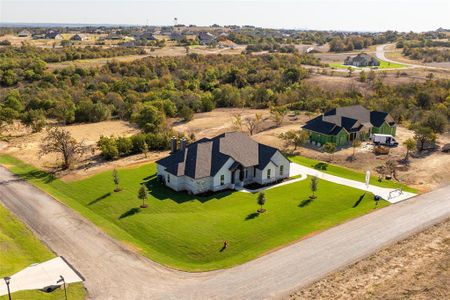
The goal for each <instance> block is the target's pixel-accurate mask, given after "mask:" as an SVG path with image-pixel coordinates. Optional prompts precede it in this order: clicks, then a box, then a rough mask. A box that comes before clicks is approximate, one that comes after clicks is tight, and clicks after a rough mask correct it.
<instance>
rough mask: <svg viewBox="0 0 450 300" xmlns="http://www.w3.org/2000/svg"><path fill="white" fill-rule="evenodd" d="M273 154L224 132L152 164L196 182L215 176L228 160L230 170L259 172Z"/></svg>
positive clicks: (239, 135)
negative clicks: (252, 168) (252, 169)
mask: <svg viewBox="0 0 450 300" xmlns="http://www.w3.org/2000/svg"><path fill="white" fill-rule="evenodd" d="M277 151H278V149H276V148H273V147H270V146H267V145H263V144H259V143H257V142H255V141H254V140H252V139H251V138H250V137H249V136H248V135H246V134H243V133H240V132H228V133H224V134H221V135H218V136H216V137H214V138H211V139H208V138H203V139H201V140H199V141H197V142H195V143H192V144H190V145H188V146H186V148H185V150H183V151H181V150H178V151H176V152H175V153H173V154H171V155H170V156H168V157H165V158H163V159H160V160H158V161H157V162H156V163H157V164H159V165H161V166H163V167H165V168H166V171H167V172H169V173H170V174H173V175H175V176H183V175H185V176H189V177H191V178H194V179H198V178H203V177H208V176H214V175H216V174H217V172H218V171H219V170H220V169H221V168H222V167H223V165H224V164H225V163H226V162H227V161H228V159H230V158H232V159H233V160H234V161H235V163H234V164H233V166H232V167H233V168H234V169H235V168H237V167H238V165H242V166H243V167H250V166H257V167H258V168H260V169H263V168H264V167H265V166H266V165H267V164H268V163H269V162H270V160H271V158H272V156H273V155H274V154H275V153H276V152H277ZM236 163H237V164H238V165H236Z"/></svg>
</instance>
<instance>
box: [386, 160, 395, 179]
mask: <svg viewBox="0 0 450 300" xmlns="http://www.w3.org/2000/svg"><path fill="white" fill-rule="evenodd" d="M386 168H387V170H388V171H389V173H390V175H391V176H392V177H393V178H394V179H397V162H396V161H395V160H393V159H390V160H388V161H386Z"/></svg>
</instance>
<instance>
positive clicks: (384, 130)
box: [372, 122, 397, 136]
mask: <svg viewBox="0 0 450 300" xmlns="http://www.w3.org/2000/svg"><path fill="white" fill-rule="evenodd" d="M396 132H397V125H394V126H392V127H391V126H389V124H387V123H386V122H383V124H381V126H380V127H373V128H372V133H381V134H390V135H392V136H395V133H396Z"/></svg>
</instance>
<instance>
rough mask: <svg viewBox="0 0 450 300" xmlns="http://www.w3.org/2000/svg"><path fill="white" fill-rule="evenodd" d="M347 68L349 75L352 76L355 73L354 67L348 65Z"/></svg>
mask: <svg viewBox="0 0 450 300" xmlns="http://www.w3.org/2000/svg"><path fill="white" fill-rule="evenodd" d="M347 70H348V77H352V75H353V68H352V67H348V68H347Z"/></svg>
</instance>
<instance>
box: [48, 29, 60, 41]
mask: <svg viewBox="0 0 450 300" xmlns="http://www.w3.org/2000/svg"><path fill="white" fill-rule="evenodd" d="M45 38H46V39H49V40H62V39H63V36H62V35H61V34H60V33H59V32H58V31H53V30H50V31H49V32H47V33H46V34H45Z"/></svg>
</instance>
